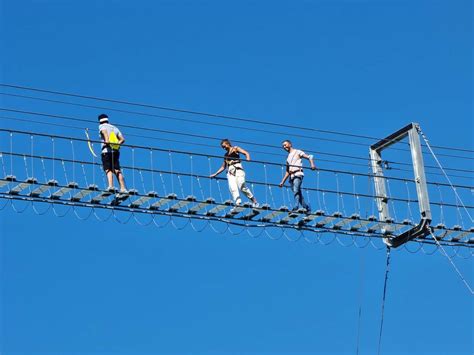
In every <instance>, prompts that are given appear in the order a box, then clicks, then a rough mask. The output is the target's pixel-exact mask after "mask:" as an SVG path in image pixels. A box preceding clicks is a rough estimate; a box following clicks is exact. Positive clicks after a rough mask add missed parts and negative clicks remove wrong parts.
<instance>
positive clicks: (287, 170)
mask: <svg viewBox="0 0 474 355" xmlns="http://www.w3.org/2000/svg"><path fill="white" fill-rule="evenodd" d="M289 169H290V166H289V165H288V163H286V171H285V176H283V179H281V182H280V184H279V185H278V186H280V187H283V185H285V181H286V179H288V177H289V176H290V170H289Z"/></svg>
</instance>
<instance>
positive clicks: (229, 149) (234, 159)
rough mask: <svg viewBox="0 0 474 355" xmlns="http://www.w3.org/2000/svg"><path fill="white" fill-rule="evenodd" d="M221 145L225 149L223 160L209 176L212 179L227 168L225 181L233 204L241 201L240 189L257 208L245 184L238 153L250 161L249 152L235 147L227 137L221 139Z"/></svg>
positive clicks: (238, 203) (256, 203)
mask: <svg viewBox="0 0 474 355" xmlns="http://www.w3.org/2000/svg"><path fill="white" fill-rule="evenodd" d="M221 147H222V149H224V150H225V151H226V153H225V155H224V161H223V162H222V165H221V167H220V168H219V170H217V171H216V172H215V173H214V174H211V175H210V176H209V177H210V178H211V179H212V178H214V177H216V176H217V175H219V174H220V173H222V172H223V171H224V170H225V169H227V181H228V183H229V190H230V193H231V194H232V199H233V200H234V203H235V205H236V206H238V205H240V204H241V203H242V200H241V198H240V193H239V192H240V191H242V192H243V193H244V194H245V196H247V198H248V199H249V200H251V201H252V207H253V208H257V207H258V206H259V205H258V202H257V199H256V198H255V196H254V195H253V193H252V191H250V189H249V188H248V187H247V185H246V184H245V171H244V168H243V166H242V162H241V158H240V154H243V155H245V158H246V159H247V161H250V154H249V153H248V152H247V151H246V150H245V149H243V148H240V147H237V146H236V145H234V146H233V145H232V143H230V141H229V140H228V139H223V140H222V141H221Z"/></svg>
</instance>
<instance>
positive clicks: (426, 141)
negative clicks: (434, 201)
mask: <svg viewBox="0 0 474 355" xmlns="http://www.w3.org/2000/svg"><path fill="white" fill-rule="evenodd" d="M418 130H419V132H420V134H421V136H422V137H423V139H424V141H425V143H426V146H427V147H428V149H429V151H430V152H431V155H432V156H433V158H434V160H435V161H436V164H438V167H439V168H440V169H441V171H442V172H443V174H444V176H445V177H446V180H448V183H449V185H451V188H452V189H453V191H454V193H455V194H456V196H457V198H458V199H459V201H460V202H461V204H462V206H463V208H464V210H465V211H466V214H467V215H468V216H469V219H470V220H471V223H472V222H474V220H473V219H472V217H471V214H470V213H469V211H468V210H467V208H466V206H465V205H464V202H463V201H462V199H461V197H460V196H459V194H458V192H457V190H456V188H455V187H454V186H453V183H452V182H451V179H450V178H449V176H448V174H446V171H445V170H444V168H443V167H442V165H441V163H440V162H439V160H438V158H437V157H436V155H435V153H434V151H433V149H431V146H430V143H429V141H428V139H427V138H426V136H425V134H424V133H423V132H422V131H421V129H419V128H418Z"/></svg>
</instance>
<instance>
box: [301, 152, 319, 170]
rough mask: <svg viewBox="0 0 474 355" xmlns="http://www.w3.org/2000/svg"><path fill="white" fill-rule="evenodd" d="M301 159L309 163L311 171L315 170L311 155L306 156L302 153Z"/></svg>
mask: <svg viewBox="0 0 474 355" xmlns="http://www.w3.org/2000/svg"><path fill="white" fill-rule="evenodd" d="M301 157H302V158H305V159H308V160H309V163H310V164H311V170H315V169H316V165H314V159H313V155H308V154H306V153H303V154H302V155H301Z"/></svg>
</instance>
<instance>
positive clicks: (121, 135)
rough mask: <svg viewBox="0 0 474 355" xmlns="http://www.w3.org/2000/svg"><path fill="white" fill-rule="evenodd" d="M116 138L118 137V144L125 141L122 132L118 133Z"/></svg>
mask: <svg viewBox="0 0 474 355" xmlns="http://www.w3.org/2000/svg"><path fill="white" fill-rule="evenodd" d="M118 139H119V141H118V144H120V145H122V144H124V143H125V137H124V136H123V134H122V132H120V133H119V135H118Z"/></svg>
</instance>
